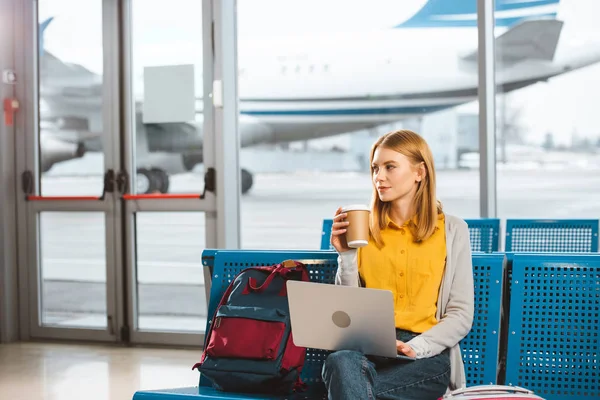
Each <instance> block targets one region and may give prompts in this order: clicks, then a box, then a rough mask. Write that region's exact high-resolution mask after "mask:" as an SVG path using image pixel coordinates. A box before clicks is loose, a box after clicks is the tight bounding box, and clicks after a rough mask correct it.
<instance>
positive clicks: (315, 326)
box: [287, 280, 397, 358]
mask: <svg viewBox="0 0 600 400" xmlns="http://www.w3.org/2000/svg"><path fill="white" fill-rule="evenodd" d="M287 294H288V302H289V307H290V318H291V326H292V332H293V337H294V344H296V345H297V346H301V347H310V348H314V349H322V350H332V351H337V350H356V351H360V352H362V353H363V354H366V355H374V356H382V357H390V358H396V356H397V349H396V327H395V320H394V297H393V294H392V292H391V291H389V290H379V289H367V288H359V287H351V286H341V285H330V284H322V283H313V282H303V281H292V280H290V281H288V282H287Z"/></svg>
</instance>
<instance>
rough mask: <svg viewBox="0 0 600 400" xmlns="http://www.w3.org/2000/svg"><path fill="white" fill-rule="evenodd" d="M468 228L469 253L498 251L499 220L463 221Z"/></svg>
mask: <svg viewBox="0 0 600 400" xmlns="http://www.w3.org/2000/svg"><path fill="white" fill-rule="evenodd" d="M465 222H466V223H467V225H468V226H469V235H470V238H471V251H483V252H485V253H492V252H494V251H498V247H499V242H500V219H498V218H480V219H465Z"/></svg>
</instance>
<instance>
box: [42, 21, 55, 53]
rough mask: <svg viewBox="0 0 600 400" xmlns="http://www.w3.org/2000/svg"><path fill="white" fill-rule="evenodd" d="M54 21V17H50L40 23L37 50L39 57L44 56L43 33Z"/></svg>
mask: <svg viewBox="0 0 600 400" xmlns="http://www.w3.org/2000/svg"><path fill="white" fill-rule="evenodd" d="M52 20H54V17H50V18H48V19H46V20H45V21H44V22H42V23H41V24H40V26H39V28H38V48H39V50H40V57H42V56H43V55H44V32H46V29H47V28H48V25H50V23H51V22H52Z"/></svg>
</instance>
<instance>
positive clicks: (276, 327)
mask: <svg viewBox="0 0 600 400" xmlns="http://www.w3.org/2000/svg"><path fill="white" fill-rule="evenodd" d="M290 279H292V280H302V281H308V280H309V275H308V270H307V268H306V266H305V265H304V264H302V263H300V262H297V261H291V260H287V261H285V262H283V263H281V264H277V265H273V266H269V267H251V268H247V269H245V270H243V271H242V272H240V273H239V274H238V275H237V276H236V277H235V278H234V280H233V281H232V282H231V284H230V285H229V287H228V288H227V290H226V291H225V294H224V295H223V297H222V299H221V302H220V303H219V305H218V306H217V309H216V311H215V314H214V316H213V318H212V322H211V324H210V328H209V330H208V332H207V334H206V340H205V345H204V351H203V353H202V357H201V360H200V362H199V363H197V364H196V365H194V367H193V369H194V368H198V370H199V371H200V372H201V373H202V374H203V376H205V377H207V378H208V379H209V380H210V381H211V382H212V383H213V386H214V387H215V388H217V389H219V390H222V391H228V392H245V393H269V394H287V393H290V392H292V391H295V390H301V389H303V388H304V387H305V385H304V384H302V381H301V380H300V374H301V372H302V367H303V365H304V359H305V355H306V348H304V347H298V346H296V345H294V342H293V338H292V330H291V324H290V314H289V306H288V298H287V290H286V282H287V281H288V280H290Z"/></svg>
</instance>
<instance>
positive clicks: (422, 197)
mask: <svg viewBox="0 0 600 400" xmlns="http://www.w3.org/2000/svg"><path fill="white" fill-rule="evenodd" d="M379 147H382V148H386V149H390V150H394V151H397V152H398V153H400V154H403V155H404V156H406V157H407V158H408V160H409V161H410V162H411V164H412V165H413V166H418V165H419V164H420V163H423V164H424V166H425V172H426V174H425V176H424V177H423V179H422V180H421V181H420V182H418V187H417V192H416V193H415V198H414V199H413V201H414V205H415V210H416V217H417V224H416V225H415V224H414V223H413V222H412V221H410V222H409V229H410V230H411V233H412V235H413V237H414V240H415V242H422V241H424V240H427V239H429V237H431V235H433V233H434V232H435V230H436V222H437V218H438V214H441V213H442V204H441V203H440V202H439V201H438V200H437V198H436V195H435V187H436V186H435V168H434V164H433V155H432V154H431V149H430V148H429V145H428V144H427V142H426V141H425V139H423V138H422V137H421V136H420V135H418V134H417V133H415V132H413V131H409V130H406V129H403V130H399V131H395V132H390V133H387V134H385V135H383V136H382V137H380V138H379V139H378V140H377V141H376V142H375V143H374V144H373V147H372V148H371V157H370V163H371V164H370V165H371V178H372V177H373V158H374V157H375V151H376V150H377V149H378V148H379ZM391 207H392V204H391V202H383V201H381V200H380V199H379V195H378V193H377V187H376V186H375V183H374V182H373V197H372V200H371V220H370V230H371V236H372V237H373V239H374V240H375V243H376V244H377V246H378V247H380V248H381V247H382V246H383V245H384V243H383V239H382V237H381V230H382V229H384V228H385V226H386V225H387V219H388V217H389V213H390V210H391Z"/></svg>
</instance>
